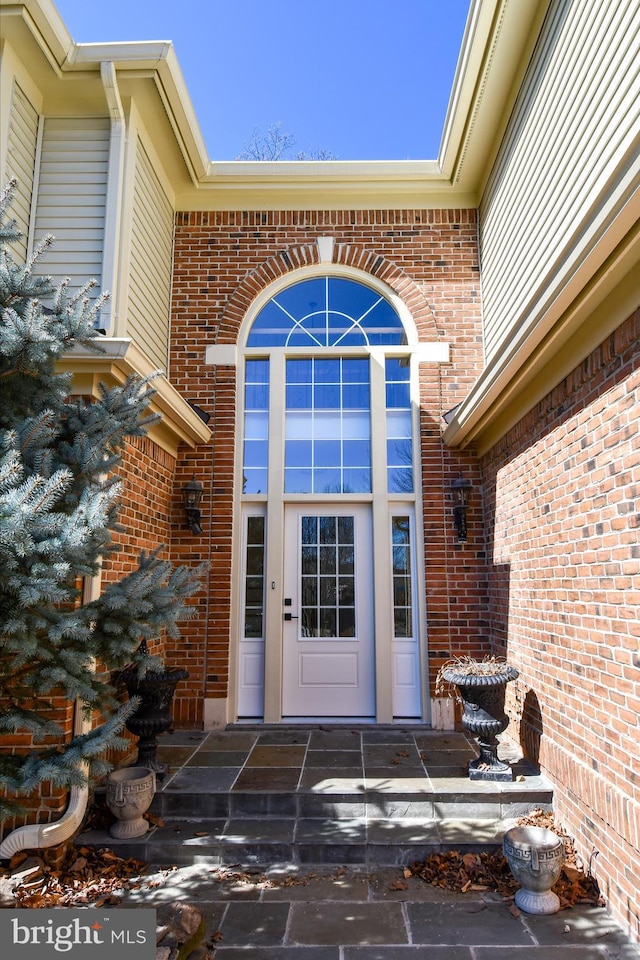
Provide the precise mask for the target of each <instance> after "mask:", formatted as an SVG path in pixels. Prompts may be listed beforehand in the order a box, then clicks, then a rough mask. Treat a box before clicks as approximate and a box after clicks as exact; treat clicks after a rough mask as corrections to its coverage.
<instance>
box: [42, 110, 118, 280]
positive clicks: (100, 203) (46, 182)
mask: <svg viewBox="0 0 640 960" xmlns="http://www.w3.org/2000/svg"><path fill="white" fill-rule="evenodd" d="M108 167H109V119H108V118H106V117H105V118H101V117H82V118H69V117H65V118H47V119H46V120H45V123H44V132H43V137H42V150H41V160H40V171H39V179H38V192H37V200H36V218H35V241H36V242H38V241H39V240H40V239H42V237H43V236H45V235H46V234H47V233H50V234H53V236H54V238H55V243H54V244H53V245H52V246H51V247H50V248H49V249H48V250H47V253H46V256H45V257H44V258H43V260H42V261H41V263H40V264H39V267H38V272H40V273H47V274H51V276H52V277H53V282H54V284H56V285H57V284H58V283H59V282H60V281H61V280H63V279H64V278H65V277H69V278H70V281H71V283H70V289H71V290H75V289H77V288H78V287H81V286H82V285H83V284H84V283H86V282H87V280H91V279H95V280H97V282H98V285H99V284H100V283H101V280H102V256H103V245H104V218H105V200H106V193H107V176H108ZM96 292H97V291H96Z"/></svg>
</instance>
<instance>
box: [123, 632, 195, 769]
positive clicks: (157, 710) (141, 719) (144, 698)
mask: <svg viewBox="0 0 640 960" xmlns="http://www.w3.org/2000/svg"><path fill="white" fill-rule="evenodd" d="M140 652H141V653H142V654H144V655H146V644H145V643H144V641H143V642H142V644H141V645H140ZM188 676H189V671H188V670H184V669H181V668H178V667H174V668H173V669H167V670H162V671H159V672H155V671H154V672H151V671H148V672H147V673H146V674H145V675H144V676H143V677H141V676H139V673H138V669H137V667H136V665H135V664H134V665H132V666H130V667H126V668H125V669H124V670H121V671H120V672H119V673H118V680H120V681H122V682H123V683H124V684H125V686H126V688H127V693H128V694H129V698H130V699H131V698H133V697H138V698H139V701H140V702H139V704H138V706H137V708H136V710H135V712H134V713H133V714H132V715H131V716H130V717H129V719H128V720H127V721H126V726H127V730H129V731H130V733H132V734H133V735H134V736H136V737H138V756H137V760H136V763H137V764H138V766H141V767H148V768H149V769H150V770H153V771H154V772H155V773H156V775H157V777H158V779H160V780H161V779H162V778H163V777H164V775H165V773H166V772H167V767H168V764H166V763H162V762H161V761H160V760H158V759H157V757H156V751H157V749H158V739H157V738H158V737H159V736H160V734H162V733H164V732H165V730H168V729H169V727H170V726H171V724H172V722H173V718H172V716H171V706H172V703H173V695H174V693H175V689H176V686H177V685H178V683H179V682H180V681H181V680H186V679H187V677H188Z"/></svg>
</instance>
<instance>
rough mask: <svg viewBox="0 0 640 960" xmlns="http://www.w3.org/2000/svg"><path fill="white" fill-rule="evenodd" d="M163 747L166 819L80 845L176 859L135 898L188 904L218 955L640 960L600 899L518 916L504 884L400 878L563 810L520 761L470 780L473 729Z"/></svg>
mask: <svg viewBox="0 0 640 960" xmlns="http://www.w3.org/2000/svg"><path fill="white" fill-rule="evenodd" d="M512 749H513V748H512V746H507V745H505V751H506V752H507V753H508V751H509V750H512ZM159 753H160V757H161V758H162V759H163V760H165V761H167V762H168V763H169V772H168V773H167V775H166V776H165V777H164V779H163V780H161V781H159V784H158V791H157V793H156V797H155V799H154V807H153V810H154V812H155V813H156V815H157V816H159V817H162V818H164V820H165V825H164V826H159V827H155V828H153V829H152V830H151V831H150V832H149V834H148V835H147V836H145V837H143V838H139V840H137V841H133V842H132V843H130V844H129V845H128V846H127V845H126V844H117V843H116V842H115V841H114V840H113V839H112V838H111V837H109V835H108V834H107V833H106V832H102V834H101V833H100V831H94V834H93V835H84V836H83V837H81V838H80V839H81V842H86V843H93V844H94V845H105V846H111V847H112V848H113V849H114V850H115V851H116V852H120V853H121V854H122V855H133V856H137V857H139V858H140V859H143V860H146V861H148V862H150V863H157V864H165V868H164V869H161V867H157V868H151V872H150V874H148V875H147V879H146V880H144V881H143V882H141V885H140V887H139V888H138V889H137V890H129V891H126V893H124V894H123V898H122V906H123V907H129V908H132V907H135V906H143V905H144V906H157V905H160V904H162V903H168V902H172V901H175V900H188V901H190V902H191V903H193V904H194V905H196V906H197V907H198V909H199V910H201V912H202V914H203V917H204V920H205V923H206V927H207V935H208V937H209V938H214V935H215V938H214V939H215V944H216V949H215V958H216V960H423V958H424V960H640V948H638V946H637V945H636V944H632V943H631V942H630V941H629V940H628V938H627V937H626V936H625V935H624V934H623V932H622V931H621V930H620V928H619V927H618V926H617V925H616V924H615V923H613V921H612V920H611V918H610V917H609V916H608V914H607V911H606V909H604V908H598V907H593V906H589V905H586V904H583V905H578V906H576V907H575V908H573V909H572V910H565V911H562V912H561V913H559V914H557V915H555V916H552V917H530V916H526V915H525V914H522V913H520V914H519V915H516V916H514V915H513V913H512V912H511V910H510V907H512V901H505V900H503V898H502V897H500V896H499V895H498V894H495V893H490V892H475V893H472V892H469V893H467V894H464V895H463V894H458V893H455V892H453V891H450V890H442V889H439V888H435V887H431V886H430V885H428V884H426V883H424V882H423V881H422V880H421V879H419V878H418V877H416V876H409V877H406V876H405V875H404V872H403V867H404V866H406V865H407V864H409V863H411V862H412V861H413V860H416V859H424V857H426V856H427V855H428V853H430V852H437V851H446V850H451V849H467V850H473V849H483V848H486V847H489V848H494V849H495V848H496V847H497V846H498V845H499V844H500V842H501V838H502V835H503V833H504V831H505V829H508V827H509V826H510V825H511V824H512V823H513V822H514V821H513V819H510V818H514V817H517V816H520V815H522V814H524V813H526V812H528V811H529V810H530V809H531V808H532V807H533V806H543V807H547V808H549V807H550V805H551V800H552V791H551V787H550V785H549V784H548V783H546V782H545V781H544V778H542V777H541V776H540V775H539V771H537V770H536V769H535V768H532V767H530V766H528V765H527V764H525V763H524V762H523V761H521V760H519V759H518V757H517V756H514V760H513V762H514V769H515V771H516V777H515V779H514V782H513V783H498V784H495V783H494V784H492V783H487V782H483V781H475V782H473V783H471V782H470V781H469V779H468V777H467V763H468V761H469V759H470V758H472V757H474V756H476V755H477V751H476V748H475V745H474V744H473V742H471V741H470V740H469V738H468V737H467V736H466V735H465V734H462V733H458V732H436V731H429V730H427V729H424V728H420V727H412V728H406V729H404V728H400V729H399V728H396V727H394V728H387V729H385V728H380V727H376V728H371V727H366V726H365V727H363V728H350V727H347V726H345V727H341V728H337V729H334V728H324V727H321V728H319V729H318V728H310V729H307V728H280V727H278V728H268V727H250V728H249V727H247V728H246V729H245V728H242V729H237V728H234V729H230V730H225V731H216V732H212V733H208V734H206V733H202V732H201V731H191V732H189V731H178V732H177V733H174V734H172V735H169V736H167V737H165V738H163V741H162V746H161V748H160V751H159ZM167 864H178V865H179V866H178V868H177V869H169V868H167V867H166V865H167ZM154 871H155V872H154ZM516 913H517V911H516ZM212 942H214V941H212Z"/></svg>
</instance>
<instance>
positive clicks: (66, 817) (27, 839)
mask: <svg viewBox="0 0 640 960" xmlns="http://www.w3.org/2000/svg"><path fill="white" fill-rule="evenodd" d="M101 579H102V578H101V575H100V573H98V574H97V575H96V576H95V577H85V581H84V590H83V596H82V602H83V603H89V602H90V601H91V600H95V599H97V598H98V597H99V596H100V586H101ZM90 729H91V720H90V719H85V717H84V710H83V709H82V702H81V701H80V700H76V703H75V708H74V715H73V736H74V737H76V736H81V735H82V734H84V733H87V732H88V731H89V730H90ZM81 769H82V773H83V774H84V775H85V777H86V775H87V774H88V764H87V763H86V762H83V763H82V764H81ZM88 799H89V782H88V780H87V781H86V782H85V783H83V784H82V785H81V786H73V787H71V790H70V792H69V805H68V807H67V809H66V810H65V812H64V813H63V815H62V816H61V817H60V819H59V820H56V821H55V823H28V824H26V825H25V826H24V827H18V828H17V829H16V830H13V831H12V832H11V833H10V834H8V836H6V837H5V838H4V840H3V841H2V843H0V860H10V859H11V857H13V856H14V854H16V853H19V852H20V851H21V850H43V849H45V848H46V847H56V846H58V844H60V843H65V841H67V840H69V839H70V838H71V837H73V836H74V834H76V833H77V832H78V830H79V829H80V825H81V824H82V821H83V820H84V815H85V812H86V809H87V801H88Z"/></svg>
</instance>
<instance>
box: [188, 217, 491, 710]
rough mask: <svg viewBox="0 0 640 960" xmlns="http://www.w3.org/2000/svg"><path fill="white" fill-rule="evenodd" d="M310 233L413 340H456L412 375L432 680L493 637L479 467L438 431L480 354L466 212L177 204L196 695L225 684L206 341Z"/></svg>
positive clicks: (283, 269)
mask: <svg viewBox="0 0 640 960" xmlns="http://www.w3.org/2000/svg"><path fill="white" fill-rule="evenodd" d="M318 236H331V237H333V238H334V260H335V262H337V263H340V264H343V265H350V266H352V267H356V268H358V269H360V270H362V271H364V272H365V273H369V274H371V275H372V276H375V277H376V278H377V279H378V280H381V281H383V282H385V283H386V284H388V286H389V287H390V288H391V289H392V290H393V291H395V292H396V293H397V294H398V296H400V297H401V298H402V299H403V301H404V302H405V304H406V305H407V307H408V309H409V310H410V311H411V313H412V316H413V318H414V320H415V323H416V326H417V328H418V330H419V334H420V337H421V339H423V340H429V341H434V340H436V341H437V340H439V339H440V340H443V341H447V342H450V343H451V344H452V363H451V364H450V365H446V366H442V367H439V366H438V365H435V364H424V365H423V366H422V369H421V378H420V379H421V404H422V411H421V434H422V463H423V471H424V496H425V518H424V527H425V541H426V542H425V564H426V580H427V608H428V614H427V619H428V633H429V645H430V649H431V651H432V654H431V663H432V671H431V672H432V679H433V674H434V673H435V671H436V670H437V667H438V665H439V663H440V662H441V661H442V660H443V659H446V658H447V657H449V656H450V655H451V654H452V653H456V652H469V653H470V652H476V653H478V652H482V651H484V650H486V649H488V628H487V616H486V609H487V600H486V571H485V555H484V544H483V539H482V538H483V528H482V524H481V522H480V518H481V497H480V473H479V471H478V468H477V464H476V462H475V457H474V456H473V453H472V452H471V453H469V452H462V453H461V452H459V451H452V450H448V449H445V448H444V447H443V444H442V441H441V431H440V423H441V415H442V413H443V412H445V411H446V410H448V409H450V408H451V407H453V406H455V405H456V404H457V403H459V402H460V401H461V400H462V399H463V397H464V396H465V395H466V393H467V392H468V390H469V388H470V386H471V384H472V383H473V382H474V380H475V379H476V377H477V376H478V374H479V372H480V370H481V366H482V344H481V313H480V310H481V308H480V289H479V274H478V260H477V236H476V215H475V211H473V210H391V211H337V212H332V211H298V212H264V213H263V212H232V213H224V212H213V213H209V212H196V213H183V214H178V216H177V223H176V236H175V266H174V288H173V298H172V321H171V324H172V346H171V379H172V381H173V382H174V383H175V385H176V386H177V388H178V389H179V390H180V391H181V392H182V393H183V395H184V396H186V397H188V398H189V399H190V400H192V401H194V402H196V403H197V404H198V405H199V406H201V407H202V408H203V409H204V410H206V411H207V412H209V413H210V414H211V415H212V420H211V423H210V426H212V427H213V430H214V434H215V439H214V444H213V450H212V451H209V450H207V451H206V452H205V451H198V452H196V454H194V455H191V454H189V455H188V456H187V457H186V458H185V460H184V462H181V463H180V464H179V469H178V476H177V486H179V485H180V484H181V483H183V482H184V481H185V480H187V479H189V478H190V476H191V472H193V471H194V470H195V471H196V475H197V476H198V478H199V479H200V480H202V481H203V482H205V484H206V488H207V490H206V494H205V498H204V502H203V516H204V526H205V535H204V536H203V537H201V538H197V539H196V538H194V537H193V536H192V535H191V534H190V533H189V532H188V531H183V532H182V533H180V532H177V533H176V535H175V536H174V541H173V548H172V554H173V557H174V559H176V560H178V561H180V560H187V559H189V560H193V559H195V558H196V557H198V558H202V559H207V558H208V559H209V560H210V573H209V581H208V595H207V596H206V597H205V598H203V600H202V603H201V604H200V612H201V617H200V618H199V619H198V620H194V621H193V622H192V623H191V624H190V625H189V627H187V629H186V630H185V637H188V641H187V642H188V644H189V649H190V657H191V663H193V664H194V665H195V664H196V663H202V669H203V675H202V677H201V689H200V691H199V693H200V696H206V697H214V698H215V697H225V696H227V693H228V678H229V644H230V642H231V638H230V635H229V625H230V607H231V583H232V569H231V562H232V557H231V547H232V515H233V513H232V510H233V491H234V475H233V471H234V454H235V444H236V436H235V428H236V423H235V413H236V372H235V370H234V369H233V368H232V367H229V366H221V367H213V366H208V365H206V364H205V362H204V354H205V348H206V347H207V346H208V345H211V344H215V343H217V344H234V343H236V341H237V337H238V332H239V329H240V325H241V324H242V322H243V320H244V317H245V315H246V312H247V310H248V308H249V307H250V305H251V303H252V302H253V300H254V299H255V298H256V296H257V295H258V294H259V293H261V292H262V291H263V290H264V289H265V288H266V287H267V286H268V285H269V284H270V283H272V282H273V281H274V280H276V279H278V278H280V277H284V276H286V275H287V274H289V273H291V272H292V271H293V270H296V269H298V268H300V267H303V266H306V265H311V264H316V263H317V262H318V255H317V246H316V238H317V237H318ZM327 268H328V270H330V265H327ZM460 471H462V472H463V473H465V475H466V476H469V477H470V479H471V480H472V481H473V482H474V486H475V490H474V494H473V496H472V505H471V510H470V514H469V520H470V524H469V527H470V529H469V542H468V543H467V544H466V545H459V544H458V543H457V540H456V537H455V534H454V531H453V524H452V517H451V501H450V494H449V490H448V488H449V486H450V483H451V482H452V481H453V480H454V479H455V478H456V477H457V476H458V473H459V472H460ZM203 617H204V618H205V620H204V622H203V619H202V618H203ZM196 709H197V710H199V704H198V705H196ZM195 716H196V718H197V719H200V714H199V713H196V715H195ZM181 718H182V717H181ZM190 719H191V715H189V717H187V716H186V714H185V715H184V720H185V721H187V720H190Z"/></svg>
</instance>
